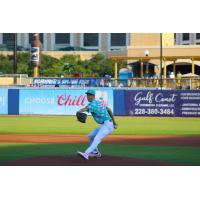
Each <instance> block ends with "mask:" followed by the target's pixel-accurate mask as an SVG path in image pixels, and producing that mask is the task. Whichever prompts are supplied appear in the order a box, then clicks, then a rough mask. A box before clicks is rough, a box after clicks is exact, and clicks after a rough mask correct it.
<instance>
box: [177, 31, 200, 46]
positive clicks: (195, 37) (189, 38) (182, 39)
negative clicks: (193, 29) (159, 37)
mask: <svg viewBox="0 0 200 200" xmlns="http://www.w3.org/2000/svg"><path fill="white" fill-rule="evenodd" d="M174 38H175V45H200V33H175V36H174Z"/></svg>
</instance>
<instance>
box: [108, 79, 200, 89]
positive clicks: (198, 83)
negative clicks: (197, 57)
mask: <svg viewBox="0 0 200 200" xmlns="http://www.w3.org/2000/svg"><path fill="white" fill-rule="evenodd" d="M112 85H113V86H115V87H119V88H120V87H129V88H161V87H162V88H166V89H200V78H181V79H177V78H174V79H170V78H167V79H162V80H161V79H158V78H132V79H113V81H112Z"/></svg>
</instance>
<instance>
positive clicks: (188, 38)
mask: <svg viewBox="0 0 200 200" xmlns="http://www.w3.org/2000/svg"><path fill="white" fill-rule="evenodd" d="M182 40H183V41H188V40H190V34H189V33H183V35H182Z"/></svg>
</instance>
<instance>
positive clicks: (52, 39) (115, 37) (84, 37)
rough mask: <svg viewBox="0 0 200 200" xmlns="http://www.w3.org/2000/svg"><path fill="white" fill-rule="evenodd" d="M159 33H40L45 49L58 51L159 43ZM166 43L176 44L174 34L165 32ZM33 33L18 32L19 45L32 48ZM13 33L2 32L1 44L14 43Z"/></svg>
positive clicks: (167, 44) (121, 47) (114, 48)
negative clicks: (73, 48) (68, 48)
mask: <svg viewBox="0 0 200 200" xmlns="http://www.w3.org/2000/svg"><path fill="white" fill-rule="evenodd" d="M158 35H159V34H157V33H150V34H148V33H40V40H41V42H42V48H43V50H44V51H57V50H61V49H62V48H65V47H75V49H80V50H88V51H92V50H93V51H115V50H121V49H126V48H128V47H131V46H135V47H137V46H156V45H159V42H160V40H159V37H158ZM163 37H164V39H163V42H164V45H165V46H172V45H174V35H173V34H164V35H163ZM32 39H33V33H18V34H17V45H19V46H22V47H24V48H30V44H31V41H32ZM12 43H13V34H12V33H0V45H2V44H12Z"/></svg>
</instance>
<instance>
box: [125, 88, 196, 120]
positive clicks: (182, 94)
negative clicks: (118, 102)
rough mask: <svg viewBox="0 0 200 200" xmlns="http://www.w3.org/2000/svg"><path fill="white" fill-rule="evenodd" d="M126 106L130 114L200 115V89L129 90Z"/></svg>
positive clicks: (127, 112) (126, 96) (126, 92)
mask: <svg viewBox="0 0 200 200" xmlns="http://www.w3.org/2000/svg"><path fill="white" fill-rule="evenodd" d="M125 108H126V114H127V115H129V116H168V117H169V116H177V117H178V116H180V117H181V116H184V117H200V91H198V90H194V91H191V90H162V91H160V90H129V91H128V90H127V91H125Z"/></svg>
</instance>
